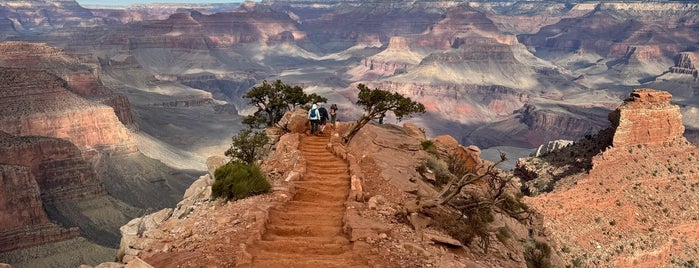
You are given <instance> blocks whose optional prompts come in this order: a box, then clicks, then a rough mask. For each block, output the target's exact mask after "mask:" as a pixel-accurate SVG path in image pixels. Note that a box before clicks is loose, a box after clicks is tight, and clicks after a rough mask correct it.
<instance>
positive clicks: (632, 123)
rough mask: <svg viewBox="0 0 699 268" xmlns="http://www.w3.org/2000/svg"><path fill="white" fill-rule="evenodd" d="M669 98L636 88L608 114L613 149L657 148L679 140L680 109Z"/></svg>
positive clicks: (661, 92)
mask: <svg viewBox="0 0 699 268" xmlns="http://www.w3.org/2000/svg"><path fill="white" fill-rule="evenodd" d="M671 98H672V95H670V93H668V92H665V91H657V90H653V89H647V88H643V89H636V90H634V91H633V92H632V93H631V97H629V98H628V99H626V100H625V101H624V104H622V105H621V106H619V108H617V109H616V110H615V111H614V112H612V113H610V114H609V121H611V122H612V127H613V128H614V129H615V131H614V139H613V142H612V143H613V146H615V147H626V146H630V145H638V144H640V145H659V144H663V143H667V142H671V141H673V140H675V139H683V136H682V135H683V134H684V125H683V124H682V114H681V113H680V107H679V106H677V105H674V104H671V103H670V99H671Z"/></svg>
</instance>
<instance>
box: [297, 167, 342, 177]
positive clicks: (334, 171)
mask: <svg viewBox="0 0 699 268" xmlns="http://www.w3.org/2000/svg"><path fill="white" fill-rule="evenodd" d="M306 174H313V175H322V176H330V175H345V174H349V169H347V168H346V167H345V168H326V169H307V170H306Z"/></svg>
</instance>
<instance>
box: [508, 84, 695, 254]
mask: <svg viewBox="0 0 699 268" xmlns="http://www.w3.org/2000/svg"><path fill="white" fill-rule="evenodd" d="M671 98H672V96H671V95H670V93H668V92H665V91H657V90H653V89H647V88H644V89H636V90H634V91H633V92H632V93H631V96H630V97H629V98H628V99H626V100H625V101H624V103H623V104H622V105H621V106H620V107H619V108H618V109H617V110H616V111H613V112H611V113H610V116H609V117H610V121H612V125H613V126H612V127H611V128H608V129H605V130H603V131H601V132H600V133H599V134H597V135H595V136H588V137H586V138H584V139H581V140H579V141H577V142H576V143H575V144H573V145H570V146H567V147H565V148H562V149H560V150H557V151H553V152H551V153H550V154H547V155H544V156H542V157H539V158H528V159H521V160H520V161H519V162H518V167H517V169H516V170H515V174H516V175H517V176H518V177H520V179H522V182H523V187H524V190H523V191H524V192H525V193H528V194H530V195H536V194H538V193H547V194H545V195H537V196H535V197H531V198H527V199H526V202H527V203H528V204H529V205H531V207H532V208H534V209H536V210H538V211H541V212H542V214H544V225H545V226H547V229H548V230H549V232H548V233H547V236H549V237H551V238H553V240H554V241H555V243H556V244H557V245H559V246H561V245H565V246H566V247H568V250H566V251H564V252H562V253H563V254H561V256H562V257H563V258H564V259H565V260H566V261H576V262H579V263H582V264H583V265H591V264H594V265H597V266H617V267H635V266H658V265H661V264H662V263H674V262H682V263H683V262H684V261H683V260H688V259H692V258H693V256H694V255H695V253H694V252H693V249H690V248H693V247H694V246H695V245H697V244H699V242H698V241H699V236H696V235H694V234H692V235H690V234H689V230H691V229H693V228H695V227H696V224H695V223H694V220H693V219H694V218H696V217H699V215H695V214H697V213H695V212H694V211H693V210H690V209H687V208H691V207H695V206H697V205H699V204H697V199H696V198H695V197H694V196H695V194H694V193H693V192H694V191H693V190H692V188H694V187H695V186H696V185H699V176H698V175H697V174H698V173H697V165H696V155H697V154H699V149H697V148H696V147H694V146H693V145H691V144H689V143H688V142H687V141H686V139H685V138H684V137H682V134H683V131H684V127H683V126H682V120H681V115H680V113H679V107H678V106H676V105H673V104H671V103H670V100H671ZM692 185H694V186H692ZM688 228H689V229H688ZM656 241H670V242H657V243H656ZM672 241H676V242H672ZM670 245H672V246H670ZM588 254H590V255H588Z"/></svg>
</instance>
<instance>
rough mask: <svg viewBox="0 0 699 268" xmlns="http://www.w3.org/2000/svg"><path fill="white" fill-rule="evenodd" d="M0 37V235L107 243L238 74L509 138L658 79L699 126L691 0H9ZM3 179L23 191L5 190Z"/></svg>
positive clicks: (248, 82) (222, 106) (226, 124)
mask: <svg viewBox="0 0 699 268" xmlns="http://www.w3.org/2000/svg"><path fill="white" fill-rule="evenodd" d="M0 41H1V42H0V51H2V53H0V74H2V76H0V80H2V81H1V82H2V83H0V104H2V105H0V152H1V153H2V154H0V163H1V164H0V174H1V175H2V176H3V178H12V179H11V180H10V179H8V183H7V184H4V185H3V187H2V188H0V204H4V205H7V206H12V207H16V208H17V210H16V211H11V212H8V213H6V214H0V223H2V224H0V226H2V227H0V228H4V229H0V233H1V234H2V236H0V237H2V240H0V242H2V243H1V244H2V245H0V252H16V251H17V250H27V248H32V247H35V246H41V245H47V244H51V243H58V242H62V243H73V244H76V245H77V244H80V245H82V244H81V243H88V244H90V245H91V246H92V247H93V248H95V250H96V251H99V252H101V253H104V254H103V255H104V256H107V255H108V254H109V253H108V252H109V248H114V247H115V244H116V241H118V236H119V234H118V231H117V230H116V228H118V227H119V226H121V225H122V224H124V223H126V222H127V221H128V220H129V219H130V218H133V217H137V216H140V214H142V213H144V211H146V210H149V209H153V208H160V207H165V206H173V205H174V204H175V202H177V200H179V197H180V196H181V194H182V192H183V191H184V189H185V188H186V185H187V184H188V183H191V181H192V180H193V177H194V176H196V175H197V174H199V173H202V172H203V171H204V170H205V164H204V161H205V159H206V158H207V157H208V156H211V155H220V154H222V152H223V151H225V149H226V148H227V147H228V146H229V145H230V137H231V136H233V135H234V134H235V133H236V132H238V131H239V130H240V129H242V128H243V126H242V125H241V123H240V119H241V116H242V115H247V114H249V113H251V112H252V111H253V108H252V107H251V106H249V105H248V104H247V100H245V99H244V98H242V96H243V94H244V93H245V92H247V91H248V90H249V89H250V88H251V87H253V86H255V85H256V84H259V83H261V82H262V81H263V80H268V81H271V80H276V79H281V80H282V81H283V82H284V83H286V84H291V85H299V86H301V87H303V88H304V89H305V90H306V91H307V93H317V94H320V95H323V96H325V97H327V98H328V99H329V102H330V103H336V104H338V106H339V119H340V120H343V121H349V120H355V119H356V118H358V116H359V115H360V113H361V112H362V111H361V110H360V109H359V108H358V107H357V106H356V105H355V104H354V103H355V101H356V93H357V89H356V86H357V84H359V83H363V84H366V85H368V86H369V87H371V88H375V87H376V88H382V89H387V90H390V91H393V92H399V93H401V94H404V95H406V96H408V97H410V98H412V99H414V100H417V101H419V102H421V103H423V104H425V106H426V108H427V113H426V114H424V115H422V116H420V117H417V118H412V119H407V121H410V122H413V123H416V124H417V125H419V126H421V127H422V128H424V129H425V130H426V132H427V135H428V137H435V136H439V135H442V134H449V135H451V136H453V137H455V138H456V139H457V140H458V141H459V142H460V143H461V144H466V145H468V144H473V145H477V146H478V147H480V148H483V149H485V150H484V155H485V152H487V151H488V150H487V148H491V150H495V149H498V150H503V151H505V152H507V153H508V154H511V155H514V156H515V158H516V156H518V155H521V154H528V152H529V150H531V148H535V147H537V146H539V145H540V144H542V143H546V142H548V141H550V140H556V139H568V140H576V139H579V138H582V137H585V136H586V135H587V136H589V135H592V134H595V133H597V132H598V131H599V130H601V129H604V128H607V127H609V126H610V123H609V122H610V121H609V120H608V114H609V112H610V111H612V110H613V109H615V108H616V107H618V106H619V104H621V103H622V100H623V99H624V98H625V97H626V96H628V95H629V93H630V92H631V90H632V89H634V88H640V87H648V88H654V89H659V90H664V91H668V92H670V93H671V94H672V95H673V103H674V104H677V105H678V107H679V109H680V112H681V113H682V115H683V116H682V118H683V123H684V125H685V128H686V130H685V132H684V135H685V137H687V138H688V140H689V141H691V142H693V143H695V144H696V143H697V142H698V141H699V103H698V101H697V98H696V96H695V94H696V93H697V92H699V81H698V79H699V78H698V73H697V67H696V65H697V62H698V61H699V3H696V2H690V1H687V2H681V1H672V2H621V1H619V2H613V1H581V2H579V3H570V2H566V3H556V2H552V1H510V2H488V1H483V2H479V1H470V2H462V1H400V0H399V1H339V0H338V1H330V0H328V1H323V0H316V1H312V0H311V1H306V0H284V1H281V0H280V1H276V0H269V1H267V0H265V1H262V2H260V3H254V2H245V3H242V4H202V5H194V4H187V5H185V4H183V5H177V4H171V5H137V6H129V7H125V8H119V9H116V8H111V9H110V8H105V7H96V6H95V7H89V8H86V7H82V6H80V5H79V4H78V3H77V2H75V1H73V0H60V1H49V0H12V1H3V2H2V3H0ZM386 121H387V122H388V123H396V120H395V118H391V117H390V115H389V117H388V118H387V120H386ZM42 148H44V149H42ZM20 152H25V153H24V155H22V154H20ZM26 152H30V153H26ZM20 155H21V157H20ZM136 163H137V164H136ZM129 165H137V166H139V168H138V169H134V170H132V169H127V168H124V167H125V166H129ZM47 170H48V171H47ZM15 189H31V191H30V192H29V193H27V194H26V196H22V197H17V198H19V199H21V200H31V201H29V202H22V206H14V204H17V202H18V201H17V200H19V199H13V198H14V197H13V198H10V197H9V196H11V193H13V192H14V191H15ZM134 192H135V193H137V194H134ZM156 193H157V194H163V195H165V196H167V198H159V199H158V200H154V199H153V198H151V197H153V196H155V194H156ZM143 196H146V197H143ZM149 198H150V199H149ZM66 204H67V205H66ZM42 206H44V207H45V208H47V210H48V213H47V212H46V211H43V210H41V209H40V208H41V207H42ZM98 211H99V212H98ZM16 215H21V216H22V217H16ZM26 226H35V227H36V228H33V229H32V228H29V229H31V230H32V231H30V232H24V231H25V229H22V228H28V227H26ZM22 234H24V235H26V236H29V237H30V239H31V241H32V242H26V243H17V241H23V240H22V239H24V238H22V237H21V236H22ZM81 239H82V240H81ZM66 241H69V242H66ZM86 241H87V242H86ZM45 251H46V252H49V251H50V250H45ZM16 255H21V254H16ZM16 255H12V254H10V255H7V256H16ZM7 258H10V257H7ZM12 258H14V257H12ZM13 260H14V259H13ZM83 261H89V260H87V259H84V260H83ZM18 262H19V261H18ZM33 264H34V265H39V266H41V265H42V263H33Z"/></svg>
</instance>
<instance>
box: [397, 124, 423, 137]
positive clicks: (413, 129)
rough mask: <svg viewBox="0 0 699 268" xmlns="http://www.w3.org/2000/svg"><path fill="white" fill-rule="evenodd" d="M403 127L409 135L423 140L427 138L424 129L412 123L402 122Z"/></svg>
mask: <svg viewBox="0 0 699 268" xmlns="http://www.w3.org/2000/svg"><path fill="white" fill-rule="evenodd" d="M403 129H404V130H405V133H407V134H408V135H409V136H411V137H414V138H417V139H420V140H424V139H427V136H425V131H423V130H422V129H420V128H419V127H418V126H417V125H415V124H413V123H405V124H403Z"/></svg>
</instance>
